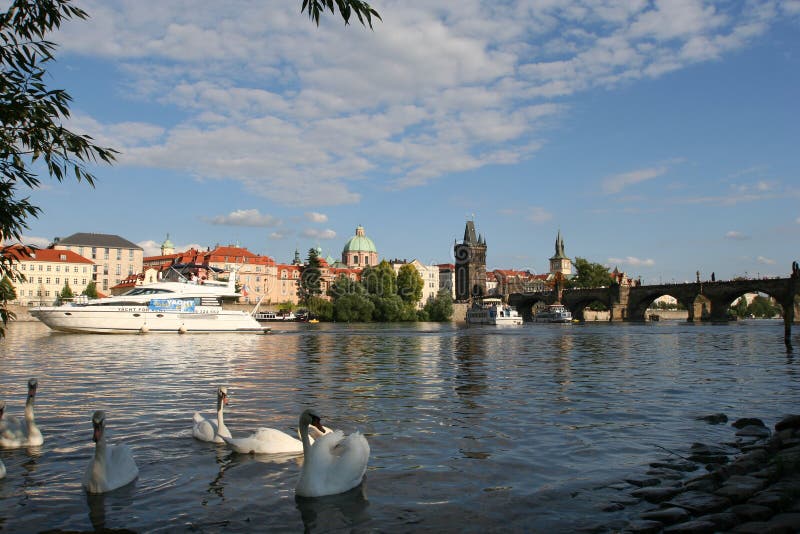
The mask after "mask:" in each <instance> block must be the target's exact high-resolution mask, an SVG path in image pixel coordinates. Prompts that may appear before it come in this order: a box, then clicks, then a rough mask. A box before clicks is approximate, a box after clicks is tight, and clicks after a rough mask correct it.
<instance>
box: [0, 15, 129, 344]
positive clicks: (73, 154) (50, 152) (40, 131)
mask: <svg viewBox="0 0 800 534" xmlns="http://www.w3.org/2000/svg"><path fill="white" fill-rule="evenodd" d="M73 18H79V19H85V18H87V14H86V12H85V11H83V10H82V9H80V8H77V7H75V6H73V5H70V0H14V1H13V2H11V4H10V6H9V7H8V8H7V9H6V11H4V12H3V13H0V65H2V73H0V119H1V121H2V124H3V127H2V130H0V236H2V237H3V238H5V239H14V240H17V241H19V240H20V239H21V238H22V232H23V230H25V229H27V228H28V224H27V219H28V218H29V217H37V216H38V215H39V213H40V211H41V210H40V209H39V208H38V207H36V206H34V205H33V204H31V203H30V201H29V199H28V197H24V198H19V197H18V193H19V188H20V187H24V188H25V189H37V188H38V187H39V186H40V184H41V178H40V176H39V173H40V172H42V171H44V173H45V174H47V175H48V176H49V177H51V178H55V179H56V180H58V181H62V180H64V179H65V178H67V177H68V176H69V175H72V176H74V178H75V179H77V180H78V181H85V182H87V183H88V184H89V185H93V184H94V179H95V178H94V176H93V175H92V173H90V172H88V171H87V170H86V166H85V165H86V164H87V163H92V162H96V161H98V160H100V161H104V162H107V163H110V162H112V161H113V160H114V155H115V154H116V152H115V151H114V150H113V149H111V148H104V147H101V146H98V145H95V144H94V142H93V140H92V138H91V137H89V136H88V135H79V134H76V133H74V132H72V131H70V130H69V129H67V128H65V127H64V123H65V122H66V121H67V120H68V119H69V116H70V111H69V103H70V102H71V100H72V98H71V97H70V95H69V94H68V93H67V92H66V91H64V90H63V89H50V88H48V87H47V85H46V83H45V79H46V72H47V71H46V68H47V67H48V64H49V63H50V62H51V61H53V60H54V55H53V54H54V52H55V49H56V45H55V44H54V43H53V42H51V41H48V40H47V39H46V36H47V35H48V34H49V33H50V32H52V31H55V30H58V29H59V28H60V27H61V24H62V22H64V21H67V20H70V19H73ZM7 250H8V248H7V247H3V250H2V252H3V254H0V275H3V276H6V275H11V276H12V277H14V276H15V275H16V267H15V260H14V256H10V255H8V254H5V252H7ZM9 318H10V317H9V315H8V309H7V307H6V306H5V304H3V305H2V306H1V307H0V319H2V322H3V324H2V326H0V336H2V335H4V332H5V324H6V323H7V321H8V319H9Z"/></svg>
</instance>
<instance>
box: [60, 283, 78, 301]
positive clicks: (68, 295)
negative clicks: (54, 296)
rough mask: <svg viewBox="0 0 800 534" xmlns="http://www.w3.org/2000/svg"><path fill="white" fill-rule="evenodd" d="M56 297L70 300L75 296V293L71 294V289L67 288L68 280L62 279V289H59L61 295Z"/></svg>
mask: <svg viewBox="0 0 800 534" xmlns="http://www.w3.org/2000/svg"><path fill="white" fill-rule="evenodd" d="M58 296H59V297H60V298H62V299H71V298H72V297H74V296H75V293H73V292H72V288H71V287H69V280H67V279H66V278H65V279H64V287H62V288H61V293H60V294H59V295H58Z"/></svg>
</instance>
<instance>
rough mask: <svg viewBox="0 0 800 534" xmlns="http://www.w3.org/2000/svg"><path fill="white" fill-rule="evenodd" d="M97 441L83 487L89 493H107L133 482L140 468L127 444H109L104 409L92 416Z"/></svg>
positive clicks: (94, 437) (94, 436)
mask: <svg viewBox="0 0 800 534" xmlns="http://www.w3.org/2000/svg"><path fill="white" fill-rule="evenodd" d="M92 426H93V427H94V435H93V436H92V440H94V442H95V443H96V445H95V449H94V458H92V461H91V462H90V463H89V466H88V467H87V468H86V473H84V475H83V487H84V488H85V489H86V491H88V492H89V493H105V492H107V491H111V490H115V489H117V488H120V487H122V486H124V485H125V484H129V483H130V482H133V480H134V479H135V478H136V477H137V476H139V468H138V467H136V462H135V461H134V460H133V456H132V455H131V451H130V449H129V448H128V447H127V446H126V445H108V444H107V443H106V438H105V429H106V414H105V412H104V411H102V410H98V411H96V412H94V415H93V416H92Z"/></svg>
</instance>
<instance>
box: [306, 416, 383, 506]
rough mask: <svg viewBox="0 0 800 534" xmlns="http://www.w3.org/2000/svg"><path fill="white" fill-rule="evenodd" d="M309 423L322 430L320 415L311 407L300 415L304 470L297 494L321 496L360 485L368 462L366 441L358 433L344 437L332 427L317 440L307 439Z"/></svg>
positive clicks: (367, 444) (341, 491) (342, 491)
mask: <svg viewBox="0 0 800 534" xmlns="http://www.w3.org/2000/svg"><path fill="white" fill-rule="evenodd" d="M308 425H314V426H315V427H316V428H317V429H319V430H320V431H322V428H323V427H322V424H321V423H320V419H319V416H318V415H316V413H315V412H314V411H313V410H305V411H304V412H303V413H302V414H301V415H300V425H299V426H300V437H301V438H302V440H303V456H304V458H303V469H302V471H300V480H298V482H297V486H296V487H295V493H296V494H297V495H299V496H300V497H322V496H323V495H335V494H337V493H344V492H345V491H348V490H350V489H353V488H355V487H356V486H358V485H359V484H361V481H362V479H363V478H364V473H365V472H366V471H367V462H368V461H369V443H367V438H365V437H364V436H363V435H361V433H360V432H354V433H353V434H350V435H349V436H347V437H345V435H344V433H343V432H342V431H341V430H335V431H333V432H331V433H330V434H325V435H324V436H321V437H320V438H319V439H317V440H316V441H315V442H314V444H313V445H312V444H311V443H310V441H309V439H308Z"/></svg>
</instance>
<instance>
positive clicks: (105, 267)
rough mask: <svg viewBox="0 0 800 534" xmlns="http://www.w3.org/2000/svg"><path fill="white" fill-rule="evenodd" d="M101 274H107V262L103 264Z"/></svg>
mask: <svg viewBox="0 0 800 534" xmlns="http://www.w3.org/2000/svg"><path fill="white" fill-rule="evenodd" d="M103 276H108V264H107V263H104V264H103Z"/></svg>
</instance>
